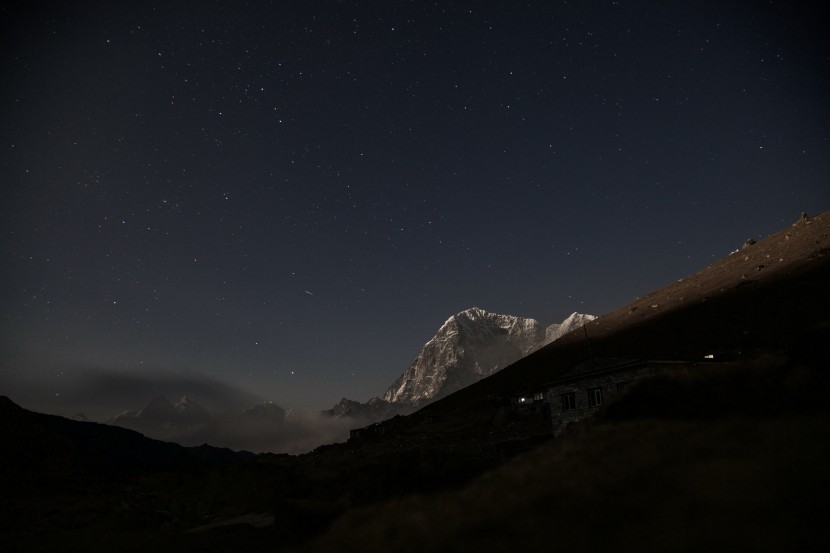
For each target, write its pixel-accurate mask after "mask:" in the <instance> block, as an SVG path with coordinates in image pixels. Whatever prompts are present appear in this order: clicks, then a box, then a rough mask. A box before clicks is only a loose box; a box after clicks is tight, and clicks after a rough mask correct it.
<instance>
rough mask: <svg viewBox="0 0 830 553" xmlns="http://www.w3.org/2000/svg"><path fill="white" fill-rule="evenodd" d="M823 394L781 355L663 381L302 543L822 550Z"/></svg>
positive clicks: (357, 547) (828, 438)
mask: <svg viewBox="0 0 830 553" xmlns="http://www.w3.org/2000/svg"><path fill="white" fill-rule="evenodd" d="M827 392H830V386H828V382H827V378H826V375H824V374H821V373H817V372H816V371H815V370H813V369H810V368H808V367H804V366H800V367H799V366H793V365H792V364H791V363H790V362H789V360H786V359H781V358H777V359H774V360H766V361H764V362H761V363H755V364H743V365H742V366H741V367H737V368H736V367H731V368H727V369H725V370H724V369H723V368H722V367H721V368H718V367H712V366H710V367H708V368H703V369H698V370H696V371H694V372H692V373H683V372H681V373H679V374H675V375H671V376H666V377H662V378H659V379H655V380H654V381H652V382H649V383H648V384H645V383H644V385H642V386H638V387H635V389H634V390H633V391H632V393H630V394H627V395H626V396H624V397H623V398H622V399H620V400H619V401H618V402H616V403H612V404H610V405H609V406H608V408H607V410H606V413H605V416H604V417H603V418H601V419H598V420H595V421H592V422H588V423H586V424H581V425H576V426H574V427H571V429H570V430H569V431H568V432H567V433H566V434H565V435H564V436H563V437H562V438H561V439H558V440H557V441H556V442H555V443H553V444H551V445H548V446H545V447H543V448H541V449H539V450H537V451H534V452H532V453H530V454H527V455H525V456H523V457H521V458H518V459H515V460H514V461H512V462H510V463H508V464H507V465H506V466H504V467H502V468H500V469H498V470H497V471H495V472H492V473H490V474H488V475H485V476H484V477H482V478H480V479H478V480H477V481H475V482H474V483H473V484H472V485H470V486H468V487H467V488H465V489H464V490H462V491H456V492H449V493H443V494H437V495H422V496H410V497H408V498H404V499H399V500H395V501H392V502H389V503H387V504H384V505H382V506H380V507H375V508H365V509H361V510H354V511H352V512H350V513H349V514H347V515H346V516H345V517H344V518H342V519H341V520H339V521H338V522H337V523H336V524H335V525H334V526H333V527H332V529H331V530H330V531H329V533H328V534H327V535H326V536H324V537H323V538H321V539H320V540H318V541H317V542H315V543H313V544H310V545H308V546H307V547H306V548H305V549H303V551H313V552H317V551H413V552H414V551H418V552H424V551H449V550H463V551H482V552H487V551H509V550H517V548H519V549H524V548H532V549H537V548H545V549H548V548H550V549H556V550H571V551H635V550H636V551H689V552H692V551H705V550H708V551H822V550H826V548H827V546H830V540H828V537H827V535H826V534H825V533H824V531H823V524H824V521H825V518H826V515H827V509H828V508H827V504H828V503H827V502H828V500H829V499H830V476H828V474H827V472H826V466H827V460H828V444H830V411H828V409H827V407H826V403H827V402H826V400H823V399H824V398H825V397H826V395H825V394H826V393H827ZM667 398H671V399H670V400H667ZM736 398H738V399H737V400H736ZM822 400H823V401H822ZM736 402H737V404H736Z"/></svg>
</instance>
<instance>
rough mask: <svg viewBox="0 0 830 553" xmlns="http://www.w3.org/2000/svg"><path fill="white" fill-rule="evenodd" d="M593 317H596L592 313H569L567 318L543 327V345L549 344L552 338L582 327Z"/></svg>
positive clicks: (554, 338)
mask: <svg viewBox="0 0 830 553" xmlns="http://www.w3.org/2000/svg"><path fill="white" fill-rule="evenodd" d="M594 319H596V317H595V316H593V315H585V314H583V313H571V314H570V315H569V316H568V318H567V319H565V320H564V321H562V322H561V323H559V324H552V325H550V326H549V327H547V328H546V329H545V345H547V344H550V343H551V342H553V341H554V340H556V339H558V338H561V337H562V336H564V335H565V334H568V333H569V332H571V331H574V330H576V329H577V328H580V327H582V326H583V325H585V323H588V322H591V321H593V320H594Z"/></svg>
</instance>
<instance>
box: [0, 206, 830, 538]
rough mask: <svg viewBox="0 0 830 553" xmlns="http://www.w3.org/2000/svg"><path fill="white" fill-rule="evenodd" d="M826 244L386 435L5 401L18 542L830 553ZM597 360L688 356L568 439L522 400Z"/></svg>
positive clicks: (829, 259)
mask: <svg viewBox="0 0 830 553" xmlns="http://www.w3.org/2000/svg"><path fill="white" fill-rule="evenodd" d="M828 236H830V215H828V214H824V215H821V216H817V217H814V218H812V219H799V220H798V221H797V222H796V224H795V225H793V226H792V227H788V228H786V229H784V230H782V231H781V232H779V233H777V234H775V235H773V236H770V237H769V238H767V239H766V240H763V241H759V242H758V243H757V244H753V245H750V246H748V247H747V248H745V249H742V250H740V251H739V252H737V253H735V254H732V255H730V256H727V257H726V258H724V259H723V260H721V261H719V262H717V263H715V264H713V265H712V266H710V267H707V268H705V269H704V270H702V271H701V272H699V273H697V274H695V275H691V276H690V277H688V278H686V279H683V280H682V281H679V282H676V283H672V284H671V285H669V286H667V287H666V288H663V289H661V290H657V291H655V292H653V293H651V294H649V295H647V296H645V297H643V298H638V299H636V300H635V301H634V302H632V303H631V304H629V305H627V306H624V307H622V308H620V309H618V310H616V311H614V312H612V313H609V314H607V315H605V316H603V317H601V318H600V319H598V320H596V321H594V322H592V323H589V324H588V325H587V326H586V331H585V332H577V333H574V334H572V335H569V336H567V337H565V338H563V339H562V340H559V341H557V342H555V343H553V344H551V345H550V346H548V347H546V348H544V349H542V350H540V351H539V352H536V353H534V354H532V355H530V356H528V357H526V358H525V359H522V360H521V361H519V362H517V363H516V364H514V365H512V366H511V367H508V368H506V369H504V370H503V371H501V372H499V373H497V374H496V375H494V376H492V377H490V378H488V379H485V380H483V381H480V382H478V383H477V384H475V385H473V386H470V387H469V388H466V389H464V390H461V391H459V392H457V393H455V394H453V395H451V396H449V397H447V398H445V399H443V400H441V401H439V402H436V403H434V404H431V405H429V406H427V407H425V408H424V409H422V410H420V411H419V412H417V413H414V414H412V415H409V416H407V417H399V418H396V419H393V420H392V421H390V422H388V423H386V424H385V425H384V432H383V434H382V435H370V436H367V437H365V438H363V439H360V440H352V441H350V442H349V443H346V444H337V445H331V446H325V447H322V448H319V449H317V450H315V451H314V452H312V453H309V454H306V455H301V456H288V455H270V454H269V455H257V456H252V455H249V454H240V453H234V452H230V451H227V450H220V449H216V448H208V447H202V448H183V447H180V446H177V445H175V444H165V443H161V442H155V441H152V440H147V439H145V438H143V437H142V436H141V435H139V434H137V433H135V432H131V431H129V430H124V429H119V428H113V427H108V426H104V425H97V424H94V423H82V422H75V421H68V420H66V419H62V418H60V417H53V416H48V415H41V414H37V413H31V412H28V411H26V410H24V409H21V408H20V407H18V406H16V405H15V404H14V403H12V402H11V401H10V400H8V399H7V398H2V399H0V447H1V448H2V449H0V463H1V464H0V486H2V489H3V493H2V496H0V534H2V535H0V539H1V542H2V544H3V550H4V551H5V550H8V551H84V552H88V551H112V550H117V551H153V550H154V551H159V552H163V551H200V552H209V551H229V550H233V551H286V550H288V551H313V552H316V551H381V550H383V551H388V550H395V551H448V550H477V551H506V550H517V549H522V548H533V549H537V548H550V549H556V550H574V551H634V550H636V551H701V550H710V551H711V550H716V551H736V550H738V551H825V550H827V549H828V546H830V544H829V543H828V539H827V537H826V534H825V532H824V529H823V521H824V520H826V518H827V515H828V507H827V505H828V501H830V482H829V481H828V480H830V476H828V474H827V470H826V468H827V466H828V460H830V455H828V453H830V446H828V444H830V440H829V439H828V438H830V408H828V406H829V405H830V402H828V397H830V395H828V394H830V373H828V369H829V368H830V366H829V365H830V362H828V359H830V285H829V284H830V238H828ZM586 334H587V337H588V340H590V348H589V347H588V340H586ZM713 352H714V353H717V354H718V355H719V356H720V357H721V358H722V359H724V361H723V362H711V361H710V362H703V361H701V360H702V359H703V357H704V356H705V355H707V354H709V353H713ZM591 354H592V355H595V356H598V355H601V356H609V357H613V356H617V357H636V358H651V359H672V360H675V361H678V362H677V363H675V364H674V368H673V369H672V370H667V371H665V372H664V373H663V374H661V375H660V376H657V377H654V378H652V379H648V380H642V381H638V382H636V383H635V384H633V385H632V386H631V387H630V389H627V391H626V393H625V394H622V395H620V396H618V397H617V398H616V399H615V400H614V401H610V402H608V403H607V404H606V405H605V406H604V407H603V409H602V410H600V412H599V414H598V415H597V416H596V417H594V418H592V419H589V420H587V421H584V422H583V423H579V424H575V425H573V426H570V427H568V428H566V429H565V431H564V432H563V433H562V434H560V435H558V436H557V437H556V438H554V437H553V433H552V428H551V425H550V423H549V419H545V418H544V417H542V416H534V415H522V414H520V413H517V412H515V411H513V410H512V409H511V408H510V397H511V396H512V395H514V394H516V393H519V392H522V391H525V390H533V389H539V388H540V387H542V386H543V385H544V384H545V383H546V382H550V381H552V380H554V379H555V378H556V377H557V376H558V375H560V374H562V373H563V372H564V371H566V370H568V369H569V368H571V367H573V366H574V365H576V364H578V363H581V362H584V361H585V360H586V359H588V358H589V356H590V355H591Z"/></svg>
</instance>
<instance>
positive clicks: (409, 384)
mask: <svg viewBox="0 0 830 553" xmlns="http://www.w3.org/2000/svg"><path fill="white" fill-rule="evenodd" d="M593 318H594V317H593V316H591V315H581V314H579V313H574V314H572V315H571V316H570V317H568V318H567V319H565V321H563V322H562V323H561V324H556V325H551V327H548V328H547V329H546V328H544V327H542V325H541V324H540V323H539V322H538V321H536V320H534V319H526V318H523V317H515V316H512V315H499V314H495V313H488V312H487V311H484V310H483V309H479V308H475V307H474V308H472V309H468V310H466V311H462V312H461V313H458V314H457V315H454V316H452V317H450V318H449V319H448V320H447V322H446V323H444V325H443V326H442V327H441V328H440V329H439V330H438V333H437V334H436V335H435V336H434V337H433V338H432V339H431V340H430V341H429V342H427V343H426V345H424V347H423V348H421V351H420V353H418V356H417V357H416V358H415V361H413V363H412V364H411V365H410V366H409V368H408V369H406V371H405V372H404V373H403V374H402V375H401V376H400V377H399V378H398V379H397V380H396V381H395V382H394V383H393V384H392V386H390V387H389V389H388V390H387V391H386V393H385V394H384V396H383V399H384V400H386V401H388V402H390V403H399V404H401V403H402V404H408V405H423V404H424V403H427V402H429V401H432V400H435V399H438V398H440V397H443V396H446V395H448V394H451V393H453V392H455V391H457V390H460V389H461V388H464V387H466V386H469V385H470V384H472V383H474V382H476V381H478V380H481V379H482V378H484V377H486V376H489V375H491V374H493V373H495V372H497V371H499V370H500V369H503V368H504V367H506V366H507V365H510V364H511V363H514V362H515V361H518V360H519V359H521V358H522V357H524V356H526V355H527V354H529V353H531V352H532V351H534V350H536V349H538V348H539V347H541V346H543V345H545V344H547V343H549V342H550V341H552V340H554V339H556V338H558V337H559V336H562V335H564V334H566V333H567V332H570V331H571V330H574V329H575V328H578V327H579V326H581V325H583V324H585V323H586V322H587V321H589V320H592V319H593Z"/></svg>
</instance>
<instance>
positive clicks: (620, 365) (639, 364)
mask: <svg viewBox="0 0 830 553" xmlns="http://www.w3.org/2000/svg"><path fill="white" fill-rule="evenodd" d="M664 365H665V363H663V362H654V361H645V360H642V359H621V358H609V357H605V358H597V359H592V360H590V361H586V362H585V363H582V364H580V365H577V366H575V367H573V368H572V369H570V370H568V371H567V372H565V373H564V374H563V375H562V377H561V378H559V379H557V380H555V381H553V382H551V383H550V384H549V388H548V394H547V395H548V402H549V404H550V414H551V421H552V423H553V433H554V435H556V434H559V432H560V431H561V430H562V428H564V427H565V426H566V425H568V424H570V423H573V422H576V421H579V420H582V419H584V418H586V417H589V416H591V415H593V414H594V413H595V412H596V411H597V410H598V409H599V408H600V407H602V405H603V404H604V403H606V402H607V401H608V400H609V399H610V398H611V397H613V396H614V395H616V394H619V393H620V392H622V391H623V390H625V387H626V386H627V385H628V384H629V383H631V382H632V381H634V380H638V379H640V378H645V377H648V376H652V375H654V374H657V373H658V372H660V371H661V370H662V369H663V366H664Z"/></svg>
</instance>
